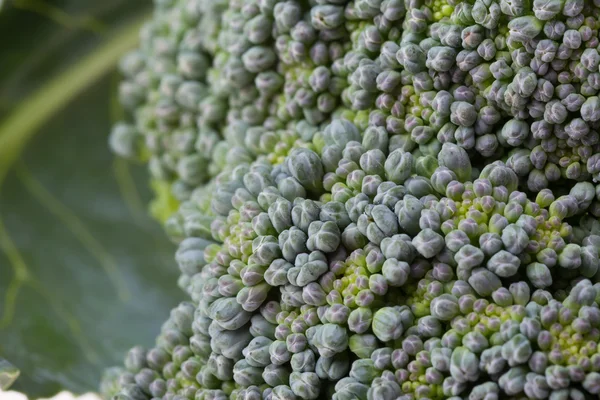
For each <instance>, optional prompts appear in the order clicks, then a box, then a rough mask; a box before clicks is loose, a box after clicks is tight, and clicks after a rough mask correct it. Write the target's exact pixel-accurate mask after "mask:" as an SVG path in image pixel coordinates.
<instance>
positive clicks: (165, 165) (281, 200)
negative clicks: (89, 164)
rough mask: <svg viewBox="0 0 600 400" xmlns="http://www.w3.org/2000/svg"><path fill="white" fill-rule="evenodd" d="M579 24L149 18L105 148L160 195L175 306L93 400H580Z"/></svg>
mask: <svg viewBox="0 0 600 400" xmlns="http://www.w3.org/2000/svg"><path fill="white" fill-rule="evenodd" d="M599 28H600V2H598V1H593V2H592V1H584V0H566V1H562V0H535V1H533V2H532V3H530V2H525V1H520V0H517V1H508V0H500V1H494V0H476V1H474V2H462V1H456V0H449V1H441V0H435V1H432V0H406V1H404V0H354V1H343V0H341V1H340V0H322V1H321V0H318V1H296V0H287V1H278V0H252V1H241V0H232V1H229V2H225V1H208V0H179V1H176V0H161V1H156V14H155V17H154V19H153V20H152V21H151V22H150V23H149V24H148V25H147V26H146V28H145V29H144V30H143V32H142V35H141V45H140V48H139V49H138V50H136V51H135V52H134V53H132V54H130V55H128V56H127V57H125V58H124V60H123V63H122V66H121V67H122V71H123V74H124V76H125V80H124V82H123V83H122V85H121V90H120V92H121V102H122V103H123V105H124V106H125V107H126V108H128V109H129V110H130V111H131V117H132V118H131V120H130V121H128V122H123V123H120V124H118V125H117V126H115V129H114V130H113V133H112V135H111V140H110V144H111V146H112V148H113V149H114V150H115V152H117V153H118V154H120V155H123V156H126V157H129V158H137V159H142V160H145V161H147V162H148V166H149V170H150V174H151V178H152V179H153V181H154V182H156V184H157V185H161V186H160V187H161V188H163V191H164V190H167V191H170V193H169V194H167V196H165V195H164V193H162V194H161V197H163V200H159V201H161V202H162V203H165V204H162V206H164V207H163V209H162V210H161V212H160V215H162V216H166V218H164V222H165V229H166V231H167V233H168V234H169V236H170V237H171V238H172V239H173V240H174V241H175V242H177V243H178V245H179V249H178V250H177V253H176V255H175V258H176V260H177V262H178V264H179V267H180V270H181V277H180V280H179V285H180V286H181V287H182V289H184V290H185V291H186V293H187V294H188V295H189V301H187V302H184V303H181V304H180V305H179V306H178V307H176V308H175V309H173V311H172V313H171V315H170V317H169V319H168V321H167V322H166V323H165V324H164V326H163V328H162V332H161V334H160V336H159V337H158V338H157V341H156V346H155V347H154V348H152V349H149V350H148V349H143V348H141V347H134V348H133V349H132V350H131V351H130V352H129V353H128V354H127V356H126V358H125V363H124V368H120V367H118V368H113V369H111V370H109V371H107V373H106V376H105V379H104V381H103V383H102V391H103V393H104V394H105V395H106V396H107V397H110V396H115V399H122V400H149V399H154V398H162V399H165V400H186V399H190V400H191V399H195V400H204V399H206V400H208V399H215V400H216V399H219V400H226V399H232V400H249V399H270V400H284V399H285V400H290V399H308V400H312V399H320V398H331V399H335V400H345V399H360V400H380V399H381V400H387V399H390V400H392V399H401V400H411V399H432V400H435V399H440V400H441V399H452V400H454V399H457V400H458V399H463V398H464V399H466V398H468V399H481V400H493V399H500V398H502V399H521V398H532V399H545V398H550V399H569V398H573V399H584V398H591V397H594V396H596V397H597V396H598V395H600V384H599V383H598V382H600V355H599V353H598V342H599V340H600V312H599V310H600V261H599V251H600V223H598V220H597V218H598V217H600V203H599V201H598V200H599V199H600V186H598V185H597V181H598V180H600V147H599V146H600V144H599V136H598V128H599V127H600V122H599V121H600V100H598V96H597V94H598V91H599V90H600V55H599V54H598V50H599V49H600V41H599V40H600V39H599V34H598V31H599ZM165 187H166V188H167V189H164V188H165ZM168 196H172V198H174V199H176V201H175V202H174V201H172V199H170V198H167V201H164V197H168ZM157 207H159V208H160V207H161V205H160V204H159V205H158V206H157ZM175 208H176V209H175Z"/></svg>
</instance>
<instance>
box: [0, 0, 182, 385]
mask: <svg viewBox="0 0 600 400" xmlns="http://www.w3.org/2000/svg"><path fill="white" fill-rule="evenodd" d="M17 3H20V4H21V5H22V4H34V5H35V4H37V6H36V7H38V8H37V9H36V8H35V7H34V10H36V11H35V12H43V10H44V8H43V7H42V8H39V6H40V5H41V6H43V5H44V3H43V2H40V1H37V2H32V1H28V2H23V1H15V2H14V4H17ZM55 3H57V4H58V3H60V4H61V5H64V3H65V2H64V1H63V2H55ZM70 3H74V4H75V3H79V4H81V3H86V2H75V1H71V2H70ZM106 3H108V4H110V5H111V7H112V8H110V7H108V9H104V10H103V11H102V13H101V14H102V15H105V16H106V15H114V13H115V12H116V11H115V10H121V11H123V10H125V11H127V10H130V11H131V10H133V8H132V6H131V4H132V3H136V4H137V6H138V16H139V14H140V12H139V6H140V4H143V3H144V2H141V1H137V0H136V1H132V2H123V1H120V0H110V1H108V2H106ZM119 3H123V4H127V5H126V6H124V8H122V9H120V8H119ZM9 5H10V3H9ZM142 10H143V7H142ZM8 11H10V12H8V14H4V15H0V26H3V28H2V29H3V30H4V29H7V30H8V29H9V28H8V26H9V25H12V26H18V23H15V22H14V21H19V18H23V20H22V23H23V24H25V23H26V22H25V21H28V22H30V23H31V22H32V19H31V18H33V21H35V20H36V18H37V17H31V13H32V11H31V10H29V11H28V12H24V11H23V13H15V12H12V10H8ZM46 11H47V10H46ZM109 11H110V12H109ZM125 11H123V12H124V14H127V12H125ZM11 12H12V13H11ZM111 13H112V14H111ZM34 14H35V13H34ZM129 15H131V13H129ZM54 16H55V18H54V19H49V20H43V18H42V17H41V16H39V15H38V17H39V18H42V19H40V20H39V21H38V22H39V26H38V29H37V30H36V31H37V33H36V34H33V33H30V32H28V33H27V34H25V35H23V37H22V38H21V45H22V46H25V47H26V46H34V47H35V49H33V50H30V51H31V55H32V56H31V57H27V56H26V55H25V54H24V53H25V52H24V51H21V50H19V51H18V52H17V51H16V50H15V49H16V46H15V45H14V44H10V43H9V41H8V40H6V39H7V38H8V37H7V35H4V34H3V35H2V36H1V37H2V38H3V39H1V40H0V46H2V48H3V49H4V50H7V51H6V54H10V56H9V57H8V56H7V63H4V64H3V66H2V67H1V69H2V78H1V79H0V92H2V95H0V360H1V361H2V362H1V363H0V385H6V386H8V385H9V384H10V383H11V380H13V379H14V378H16V377H17V372H16V371H17V369H18V370H20V376H18V378H17V379H16V381H15V383H14V384H13V386H12V387H11V389H15V390H18V391H21V392H24V393H26V394H28V395H29V396H32V397H38V396H48V395H52V394H54V393H56V392H57V391H59V390H63V389H67V390H71V391H74V392H79V393H81V392H85V391H95V390H97V387H98V383H99V381H100V376H101V374H102V371H103V369H104V368H106V367H108V366H111V365H115V364H121V363H122V358H123V356H124V352H125V350H126V349H128V348H130V347H131V346H133V345H134V344H138V343H141V344H144V345H147V346H150V345H152V342H153V338H154V337H156V335H157V333H158V331H159V330H160V324H161V322H162V321H164V320H165V319H166V317H167V315H168V313H169V310H170V309H171V308H172V307H173V306H174V305H175V304H177V303H178V302H179V301H180V300H181V299H182V297H183V294H182V293H181V290H180V289H178V288H177V286H176V281H177V276H178V273H177V271H176V266H175V262H174V260H173V252H174V248H173V246H172V244H171V243H169V241H168V239H167V238H166V236H165V235H164V233H163V232H162V229H161V227H160V226H159V225H158V224H157V223H155V222H154V221H153V220H152V219H151V217H149V216H148V213H147V208H146V207H147V203H148V201H149V200H150V198H151V195H150V190H149V188H148V185H147V181H148V176H147V173H146V171H145V168H144V167H142V166H131V165H128V164H127V163H125V161H123V160H119V159H115V158H114V157H113V155H112V154H111V153H110V150H109V149H108V144H107V141H108V133H109V131H110V127H111V124H112V122H113V121H114V119H115V118H116V116H115V115H114V109H111V106H110V105H111V104H114V92H115V89H116V88H115V82H116V81H117V80H118V79H117V73H116V71H115V67H116V63H117V61H118V59H119V58H120V56H121V55H122V53H123V52H124V51H126V50H127V49H128V48H129V47H133V46H134V45H135V41H136V38H137V31H138V30H139V25H140V22H141V19H139V18H137V19H135V21H133V22H131V23H119V24H116V23H115V24H114V25H115V26H112V25H111V26H106V27H104V28H102V30H103V33H102V34H101V35H98V34H97V33H95V32H91V33H90V32H89V30H90V29H91V28H90V27H92V28H93V27H94V26H97V27H100V26H101V24H99V25H95V24H94V23H90V22H89V21H88V20H87V19H84V20H83V21H84V22H85V21H88V22H85V23H83V25H82V26H75V27H73V26H69V23H70V22H69V21H71V22H72V23H75V22H73V21H75V20H72V19H71V20H69V19H67V20H64V21H61V14H60V13H59V14H55V15H54ZM4 17H7V18H8V17H10V18H9V19H10V20H11V21H12V22H11V24H3V22H4V21H6V19H3V18H4ZM62 17H65V18H71V17H69V16H68V15H66V16H65V15H63V16H62ZM44 18H46V16H44ZM111 21H112V19H111ZM90 24H91V25H90ZM75 25H77V24H75ZM88 25H89V26H88ZM54 30H56V31H57V32H58V33H57V34H56V35H54V36H53V35H52V34H51V33H52V32H54ZM92 30H93V29H92ZM36 35H37V39H38V41H37V42H36V40H35V39H36ZM86 35H87V36H88V37H87V39H85V37H86ZM78 36H79V37H78ZM11 37H13V38H14V36H11ZM57 37H58V38H59V39H61V40H59V42H60V43H62V44H61V45H60V46H58V47H57V48H55V49H53V48H52V47H51V44H52V43H54V42H55V41H56V40H58V39H56V38H57ZM84 39H85V40H84ZM44 45H48V46H50V47H48V46H46V47H44ZM67 45H68V46H73V50H72V51H71V52H69V51H67V50H65V48H64V46H67ZM38 46H39V52H37V53H36V51H37V47H38ZM11 47H12V48H13V50H15V52H9V51H8V50H10V49H11ZM4 53H5V51H3V54H4ZM63 56H64V57H63ZM8 64H10V65H8ZM11 66H12V67H11ZM20 66H22V68H26V72H23V70H19V67H20ZM15 82H16V83H15ZM4 359H5V360H7V361H4ZM13 366H14V367H13Z"/></svg>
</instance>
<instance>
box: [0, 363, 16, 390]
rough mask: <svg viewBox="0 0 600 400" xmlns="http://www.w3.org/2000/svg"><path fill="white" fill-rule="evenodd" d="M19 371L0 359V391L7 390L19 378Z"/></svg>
mask: <svg viewBox="0 0 600 400" xmlns="http://www.w3.org/2000/svg"><path fill="white" fill-rule="evenodd" d="M19 373H20V371H19V370H18V369H17V367H15V366H14V365H12V364H11V363H9V362H8V361H6V360H5V359H3V358H0V390H7V389H8V388H10V386H11V385H12V384H13V382H14V381H15V380H16V379H17V378H18V377H19Z"/></svg>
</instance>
